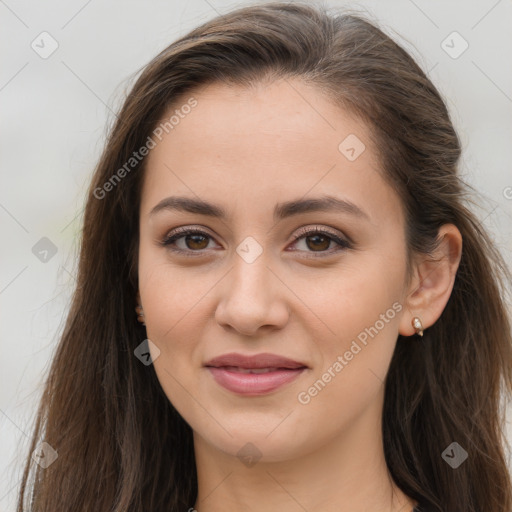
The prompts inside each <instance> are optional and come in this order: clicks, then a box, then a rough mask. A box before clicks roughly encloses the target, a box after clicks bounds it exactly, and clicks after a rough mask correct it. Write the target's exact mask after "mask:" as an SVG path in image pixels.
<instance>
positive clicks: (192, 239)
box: [186, 235, 208, 249]
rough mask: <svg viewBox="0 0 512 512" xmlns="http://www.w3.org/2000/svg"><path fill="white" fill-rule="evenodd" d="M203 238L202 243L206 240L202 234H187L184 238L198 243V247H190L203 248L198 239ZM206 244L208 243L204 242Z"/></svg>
mask: <svg viewBox="0 0 512 512" xmlns="http://www.w3.org/2000/svg"><path fill="white" fill-rule="evenodd" d="M201 238H202V239H203V245H204V241H205V240H206V237H205V236H203V235H188V236H187V238H186V240H187V242H190V241H191V242H192V244H199V246H200V247H189V248H191V249H204V247H202V246H201V240H200V239H201ZM198 239H199V241H198ZM206 245H208V244H206Z"/></svg>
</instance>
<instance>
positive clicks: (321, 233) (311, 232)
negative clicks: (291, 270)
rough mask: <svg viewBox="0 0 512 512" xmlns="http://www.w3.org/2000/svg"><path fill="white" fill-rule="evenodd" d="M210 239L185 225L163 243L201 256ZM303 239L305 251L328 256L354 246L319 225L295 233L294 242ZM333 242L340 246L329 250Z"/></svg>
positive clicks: (175, 249)
mask: <svg viewBox="0 0 512 512" xmlns="http://www.w3.org/2000/svg"><path fill="white" fill-rule="evenodd" d="M209 239H210V240H213V237H212V236H211V235H209V234H208V233H206V232H205V231H201V230H199V229H197V228H196V229H194V228H187V227H185V228H177V229H175V230H174V231H171V233H169V234H168V235H167V236H166V237H165V238H164V239H163V240H162V242H161V245H162V246H164V247H166V248H168V249H169V250H171V251H173V252H177V253H181V254H183V255H184V256H192V257H195V256H201V255H202V253H203V251H204V249H208V246H209ZM302 240H303V241H304V242H305V247H306V250H305V251H304V252H316V253H322V254H321V256H328V255H331V254H333V253H335V252H339V251H341V250H345V249H350V248H351V247H352V244H351V242H349V241H348V240H346V239H344V238H342V237H340V236H339V235H337V234H336V233H334V232H331V231H328V230H326V229H321V228H319V227H318V226H316V227H315V228H314V229H311V228H309V229H308V228H302V229H301V230H300V231H299V233H298V234H297V235H295V237H294V239H293V243H294V244H296V243H297V242H299V241H302ZM178 242H180V243H178ZM333 242H334V243H335V244H337V246H338V247H337V248H334V250H333V249H331V250H329V251H327V249H329V247H330V246H331V244H332V243H333ZM308 249H309V250H308ZM295 250H296V249H294V251H295ZM321 256H320V257H321ZM314 257H318V256H314Z"/></svg>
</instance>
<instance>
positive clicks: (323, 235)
mask: <svg viewBox="0 0 512 512" xmlns="http://www.w3.org/2000/svg"><path fill="white" fill-rule="evenodd" d="M298 241H303V242H304V246H305V247H306V248H307V249H311V250H310V251H306V252H316V253H318V252H319V253H321V255H320V256H313V257H322V256H330V255H332V254H333V253H336V252H339V251H342V250H345V249H350V248H351V247H352V244H351V242H349V241H348V240H347V239H344V238H342V237H340V236H339V235H338V234H336V233H334V232H332V231H329V230H327V229H325V228H320V227H318V226H315V228H314V229H311V228H307V227H306V228H302V229H301V230H299V232H298V233H297V235H296V236H295V237H294V243H296V242H298ZM333 242H334V243H335V244H337V246H338V247H336V248H334V250H332V249H331V250H330V251H326V249H328V248H329V246H330V245H331V243H333Z"/></svg>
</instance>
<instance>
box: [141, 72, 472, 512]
mask: <svg viewBox="0 0 512 512" xmlns="http://www.w3.org/2000/svg"><path fill="white" fill-rule="evenodd" d="M193 96H194V98H196V100H197V102H198V103H197V106H196V107H195V108H194V109H193V110H192V111H191V113H190V114H188V115H187V116H185V117H184V118H183V119H180V122H179V124H178V125H176V126H175V127H174V129H173V130H171V131H169V133H168V134H166V135H165V136H164V137H163V138H162V141H161V142H159V143H158V144H157V146H156V147H155V148H154V149H152V150H151V152H150V154H149V157H148V161H147V168H146V175H145V179H144V185H143V190H142V200H141V207H140V247H139V286H140V288H139V298H140V301H141V304H142V306H143V309H144V315H145V322H146V328H147V334H148V338H149V339H150V340H151V341H152V342H153V343H154V344H155V346H156V347H158V349H159V350H160V354H159V355H158V357H156V358H155V360H154V368H155V371H156V374H157V376H158V379H159V381H160V383H161V385H162V388H163V390H164V392H165V393H166V395H167V396H168V398H169V400H170V401H171V402H172V404H173V405H174V406H175V408H176V409H177V410H178V411H179V413H180V414H181V415H182V417H183V418H184V419H185V420H186V421H187V423H188V424H189V425H190V426H191V427H192V429H193V432H194V450H195V456H196V464H197V467H198V487H199V491H198V498H197V501H196V503H191V504H190V507H191V508H192V507H195V509H196V510H198V511H199V512H217V511H219V512H220V511H225V510H249V511H258V512H263V511H269V510H280V511H281V512H296V511H301V510H304V509H305V510H308V512H318V511H322V512H325V511H328V512H331V511H332V512H334V511H337V512H339V511H346V512H348V511H350V512H362V511H368V510H372V511H382V512H384V511H386V512H389V511H401V512H406V511H407V512H409V511H411V510H412V508H413V506H414V505H415V504H416V502H415V501H414V500H412V499H410V498H409V497H407V496H405V495H404V493H403V492H402V491H401V490H400V489H399V488H398V487H397V486H396V485H395V484H394V482H393V481H392V479H391V477H390V475H389V474H388V472H387V469H386V464H385V459H384V453H383V445H382V438H381V419H380V417H381V412H382V407H383V398H384V378H385V375H386V372H387V370H388V367H389V363H390V360H391V357H392V354H393V350H394V347H395V344H396V340H397V336H398V334H399V333H400V334H402V335H405V336H412V335H413V334H414V328H413V327H412V326H411V320H412V318H413V317H414V316H418V317H420V318H421V320H422V322H423V326H424V328H425V329H426V328H428V327H429V326H430V325H432V324H433V323H434V322H435V321H436V320H437V319H438V318H439V316H440V315H441V313H442V311H443V309H444V307H445V305H446V303H447V301H448V298H449V296H450V293H451V290H452V287H453V282H454V278H455V272H456V270H457V266H458V264H459V261H460V252H461V247H462V240H461V236H460V233H459V231H458V230H457V228H456V227H455V226H453V225H445V226H443V227H442V228H441V230H440V237H441V238H442V240H443V241H442V244H441V246H440V248H439V250H438V253H437V254H436V255H435V256H436V257H437V259H438V261H437V262H436V263H431V262H430V261H429V260H427V259H426V258H425V257H424V256H421V255H418V256H416V257H415V258H414V262H413V269H414V272H413V276H412V279H411V280H410V281H407V279H406V272H405V270H406V245H405V224H404V216H403V211H402V205H401V202H400V199H399V197H398V196H397V195H396V193H395V192H394V191H393V190H392V189H391V187H390V186H389V185H388V184H387V183H386V182H385V181H384V180H383V178H382V177H381V175H380V174H379V161H378V159H377V157H376V151H375V149H374V148H373V146H372V144H371V142H370V131H369V128H368V127H367V126H366V125H365V124H364V123H362V122H361V121H359V120H358V119H356V118H354V117H352V116H351V115H349V113H348V112H346V111H344V110H342V109H340V108H338V107H336V106H335V105H334V104H333V103H332V102H331V101H330V100H329V99H328V98H327V97H326V96H324V95H323V94H322V93H321V92H320V91H319V90H318V89H316V88H314V87H313V86H309V85H306V84H304V83H302V82H301V81H300V80H298V79H286V80H278V81H273V82H264V83H260V84H257V85H254V86H253V87H251V88H247V87H242V86H228V85H226V84H213V85H209V86H207V87H203V88H201V89H198V90H197V91H195V92H194V94H193ZM187 98H188V97H186V98H185V99H184V100H183V104H184V103H185V102H186V100H187ZM180 101H181V100H180ZM175 108H179V104H177V106H176V105H175V106H173V109H171V110H170V113H172V111H173V110H174V109H175ZM167 117H168V116H167ZM349 134H355V135H356V136H357V137H358V138H359V139H360V140H361V141H362V142H363V143H364V144H365V146H366V149H365V150H364V151H363V152H362V153H361V154H360V155H359V156H358V157H357V158H356V159H355V160H354V161H350V160H349V159H347V158H346V157H345V156H344V154H342V153H341V152H340V150H339V149H338V146H339V144H340V142H342V141H343V140H344V139H345V138H346V137H347V136H348V135H349ZM323 194H329V195H332V196H336V197H339V198H343V199H345V200H349V201H351V202H353V203H355V204H356V205H357V206H359V208H360V209H362V210H363V211H364V212H365V213H366V215H367V216H368V219H365V218H360V217H357V216H355V215H351V214H349V213H346V212H307V213H303V214H300V215H297V216H293V217H289V218H286V219H284V220H281V221H278V222H274V220H273V218H272V214H273V209H274V205H275V204H276V203H278V202H282V201H288V200H295V199H301V198H304V196H305V197H306V198H312V197H318V196H320V195H323ZM171 195H184V196H187V197H191V198H196V199H197V198H201V199H203V200H205V201H208V202H212V203H215V204H218V205H220V206H222V207H224V208H225V209H226V210H227V212H228V214H229V217H228V218H227V219H225V220H224V221H223V220H220V219H216V218H211V217H208V216H205V215H199V214H194V213H184V212H176V211H166V210H163V211H160V212H159V213H157V214H155V215H150V211H151V209H152V208H153V207H154V206H155V205H157V204H158V203H159V202H160V201H161V200H163V199H165V198H166V197H168V196H171ZM181 226H184V227H185V226H190V227H194V228H197V229H200V230H201V231H204V232H206V234H207V235H208V236H207V238H206V239H203V240H201V239H199V241H197V240H196V242H195V243H194V240H189V242H188V244H187V240H186V238H184V237H183V238H181V239H180V240H178V241H177V242H176V245H177V246H178V247H179V248H181V249H183V250H184V251H188V252H189V253H191V252H194V251H195V254H197V253H198V252H199V253H200V255H199V256H196V257H186V256H183V255H180V254H177V253H174V252H172V251H171V250H170V249H169V248H166V247H163V246H162V245H161V244H160V242H161V241H162V240H163V239H164V238H165V237H166V235H168V234H169V233H170V232H171V231H172V230H174V229H175V228H177V227H181ZM302 226H305V227H308V228H311V229H312V230H314V229H315V227H316V226H318V227H319V228H321V229H322V228H324V229H327V230H329V231H331V232H333V233H334V234H338V235H340V236H341V237H342V238H345V237H346V236H349V237H350V238H351V239H352V241H353V245H352V247H351V248H349V249H341V250H340V251H336V249H337V248H338V245H337V243H336V242H334V241H331V243H328V242H329V240H331V239H329V238H327V241H325V240H324V239H321V240H320V242H318V241H317V245H315V244H314V243H312V242H314V241H315V240H314V234H313V235H309V237H303V238H301V239H299V240H297V241H293V235H294V234H297V232H298V230H299V228H300V227H302ZM249 236H250V237H253V238H254V239H255V240H256V241H257V242H258V244H259V245H260V246H261V248H262V249H263V252H262V254H260V255H259V256H258V257H257V258H256V259H255V260H254V261H253V262H251V263H248V262H247V261H245V260H244V259H243V258H242V257H241V256H239V254H238V253H237V252H236V249H237V247H238V246H239V245H240V243H241V242H242V241H243V240H244V239H245V238H246V237H249ZM308 242H309V243H308ZM293 249H295V250H293ZM323 255H325V256H323ZM394 303H395V305H396V304H399V307H400V311H395V314H394V315H393V318H389V316H390V314H389V315H388V316H386V318H387V320H388V321H387V322H384V327H383V328H381V329H380V330H378V334H376V335H374V337H373V338H370V337H369V338H368V342H367V345H366V346H362V345H361V344H359V345H361V347H362V349H361V350H360V351H359V352H358V353H357V355H355V356H353V358H352V359H351V360H350V361H348V362H347V365H346V366H344V367H343V369H342V371H340V372H338V373H336V372H335V375H336V376H335V377H333V378H332V379H331V381H330V382H329V383H327V384H326V385H325V387H324V388H323V389H322V390H321V391H320V392H318V393H317V394H316V396H314V397H312V398H311V400H310V401H309V402H308V403H307V404H304V403H300V402H299V400H298V394H299V393H300V392H304V391H307V390H308V388H310V387H311V386H312V385H313V384H314V382H315V381H316V380H317V379H319V378H321V377H322V374H324V372H326V371H327V370H328V368H329V367H331V368H332V365H333V363H334V362H335V361H336V360H337V357H338V356H339V355H343V354H344V353H345V352H346V351H347V350H349V349H350V346H351V343H352V342H353V341H354V340H356V339H357V336H358V334H360V333H361V332H362V331H364V329H365V328H368V327H370V326H374V325H376V321H377V320H379V318H382V317H381V316H380V315H382V314H386V311H388V310H389V309H390V308H392V305H393V304H394ZM379 325H380V324H379ZM418 342H419V341H418V340H417V337H412V338H411V340H410V343H418ZM227 352H240V353H243V354H256V353H260V352H271V353H275V354H279V355H284V356H286V357H289V358H291V359H294V360H298V361H302V362H305V363H306V364H307V365H308V367H309V369H308V370H306V371H305V372H304V373H303V374H302V375H300V376H299V377H298V378H297V379H296V380H295V381H293V382H291V383H289V384H286V385H285V386H283V387H281V388H279V389H277V390H275V391H273V392H271V393H268V394H266V395H262V396H249V397H248V396H243V395H238V394H235V393H233V392H230V391H228V390H226V389H225V388H223V387H221V386H219V385H218V384H217V383H216V382H215V381H214V380H213V378H212V375H211V374H210V372H209V371H208V370H207V369H205V368H204V367H203V364H204V363H205V362H206V361H208V360H209V359H211V358H213V357H215V356H218V355H221V354H225V353H227ZM153 353H155V355H156V352H155V351H153ZM331 374H332V370H331ZM247 443H252V445H253V446H255V447H257V451H256V450H255V449H254V448H252V450H253V452H254V453H253V454H254V455H255V457H256V458H257V457H258V456H259V457H260V458H259V459H258V460H257V462H256V463H255V464H253V465H251V466H250V467H249V466H248V465H246V464H244V463H242V461H241V459H240V458H239V457H238V456H237V453H238V452H239V450H240V449H241V448H242V447H244V446H245V445H246V444H247ZM246 449H247V448H246ZM256 454H257V455H256Z"/></svg>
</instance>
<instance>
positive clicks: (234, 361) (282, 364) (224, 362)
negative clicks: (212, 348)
mask: <svg viewBox="0 0 512 512" xmlns="http://www.w3.org/2000/svg"><path fill="white" fill-rule="evenodd" d="M205 366H214V367H217V368H220V367H222V366H237V367H239V368H246V369H258V368H288V369H292V370H293V369H297V368H304V367H306V368H307V364H305V363H302V362H299V361H294V360H293V359H289V358H287V357H284V356H279V355H277V354H270V353H268V352H263V353H261V354H254V355H252V356H246V355H244V354H237V353H236V352H230V353H229V354H223V355H221V356H218V357H214V358H213V359H210V361H208V362H207V363H205Z"/></svg>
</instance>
